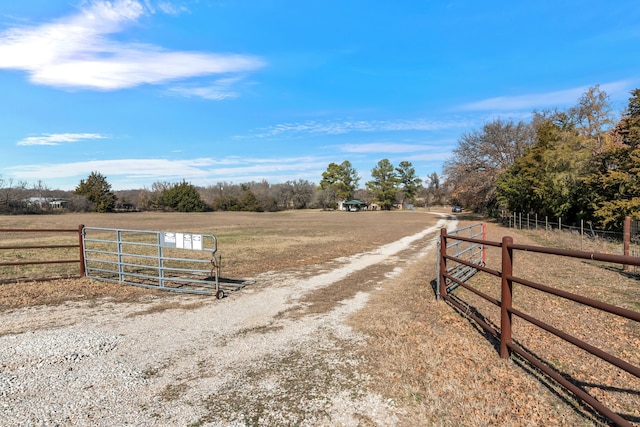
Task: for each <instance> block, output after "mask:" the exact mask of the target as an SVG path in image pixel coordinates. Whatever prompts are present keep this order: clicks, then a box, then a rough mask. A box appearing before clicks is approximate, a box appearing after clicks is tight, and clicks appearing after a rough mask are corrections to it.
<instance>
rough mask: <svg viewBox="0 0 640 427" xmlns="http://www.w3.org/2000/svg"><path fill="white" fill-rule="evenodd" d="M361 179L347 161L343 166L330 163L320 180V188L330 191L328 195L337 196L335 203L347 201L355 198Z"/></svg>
mask: <svg viewBox="0 0 640 427" xmlns="http://www.w3.org/2000/svg"><path fill="white" fill-rule="evenodd" d="M359 181H360V177H359V176H358V172H357V171H356V170H355V169H354V167H353V166H352V165H351V162H349V161H348V160H345V161H344V162H342V163H341V164H339V165H338V164H336V163H329V166H328V167H327V170H326V171H324V172H323V173H322V179H321V180H320V188H321V189H322V190H328V189H329V188H331V189H332V191H328V192H327V195H331V194H335V197H336V199H337V200H333V201H332V202H333V203H335V202H337V201H338V200H342V201H346V200H349V199H351V198H352V197H353V193H354V192H355V191H356V188H358V182H359Z"/></svg>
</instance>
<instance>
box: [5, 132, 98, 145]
mask: <svg viewBox="0 0 640 427" xmlns="http://www.w3.org/2000/svg"><path fill="white" fill-rule="evenodd" d="M104 138H107V137H106V136H104V135H100V134H97V133H45V134H43V135H40V136H29V137H27V138H25V139H22V140H20V141H18V143H17V144H16V145H60V144H62V143H65V142H78V141H82V140H85V139H104Z"/></svg>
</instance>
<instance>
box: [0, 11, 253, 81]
mask: <svg viewBox="0 0 640 427" xmlns="http://www.w3.org/2000/svg"><path fill="white" fill-rule="evenodd" d="M158 7H159V9H160V10H161V11H163V12H165V13H174V14H175V13H177V12H179V11H181V10H182V9H181V8H178V7H173V6H171V4H170V3H168V2H160V3H159V5H158ZM153 12H154V9H152V8H151V6H149V5H148V2H147V3H146V4H143V3H141V2H140V1H136V0H115V1H98V0H94V1H91V2H89V3H87V4H85V7H84V8H82V9H81V10H80V11H79V12H78V13H76V14H75V15H72V16H69V17H65V18H61V19H59V20H57V21H54V22H51V23H46V24H42V25H39V26H30V27H28V26H23V27H15V28H10V29H8V30H5V31H3V32H2V33H0V68H5V69H16V70H23V71H26V72H27V73H28V75H29V79H30V80H31V81H32V82H33V83H37V84H42V85H48V86H54V87H69V88H85V89H94V90H116V89H123V88H130V87H134V86H138V85H141V84H164V83H167V82H171V81H176V80H183V79H189V78H194V77H202V76H208V75H213V74H222V73H234V72H246V71H251V70H255V69H257V68H260V67H262V66H264V62H263V61H262V60H261V59H260V58H258V57H255V56H248V55H239V54H235V55H234V54H215V53H208V52H191V51H171V50H168V49H164V48H162V47H160V46H155V45H152V44H141V43H133V42H131V43H127V42H123V41H121V38H122V37H121V36H119V37H113V35H115V34H118V33H121V32H122V31H123V30H124V29H125V28H126V27H127V25H130V24H132V23H135V22H137V21H138V20H139V19H141V18H142V17H144V16H148V15H150V14H152V13H153Z"/></svg>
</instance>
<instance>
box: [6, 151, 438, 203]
mask: <svg viewBox="0 0 640 427" xmlns="http://www.w3.org/2000/svg"><path fill="white" fill-rule="evenodd" d="M371 178H372V179H371V180H370V181H367V182H366V183H365V187H364V188H360V187H359V183H360V180H361V177H360V176H359V174H358V172H357V171H356V169H355V168H354V167H353V166H352V165H351V163H350V162H349V161H348V160H345V161H343V162H342V163H340V164H337V163H330V164H329V165H328V166H327V170H326V171H325V172H323V173H322V177H321V179H320V184H319V185H316V184H314V183H312V182H310V181H307V180H303V179H300V180H297V181H287V182H284V183H278V184H270V183H269V182H268V181H266V180H263V181H260V182H246V183H240V184H235V183H229V182H218V183H216V184H213V185H209V186H204V187H203V186H195V185H192V184H191V183H189V182H187V181H186V180H182V181H180V182H177V183H171V182H161V181H158V182H155V183H153V184H152V185H151V188H150V189H148V188H143V189H132V190H123V191H113V190H112V188H111V184H110V183H109V182H108V179H107V177H106V176H104V175H103V174H101V173H100V172H98V171H94V172H91V174H90V175H89V176H88V177H87V178H86V179H82V180H81V181H80V183H79V184H78V186H77V187H76V188H75V190H74V191H70V192H65V191H61V190H50V189H48V188H47V187H46V186H45V185H44V184H43V183H42V182H41V181H40V182H39V183H38V184H37V185H34V186H33V187H29V186H28V185H27V184H26V183H25V182H18V183H14V182H13V181H12V180H3V178H2V177H0V212H2V213H45V212H52V211H74V212H83V211H95V212H118V211H156V210H162V211H177V212H204V211H250V212H274V211H280V210H286V209H306V208H322V209H336V208H338V206H339V203H340V202H344V201H347V200H350V199H354V198H357V199H358V200H360V201H362V202H363V203H366V204H369V205H374V206H378V207H379V208H380V209H392V208H394V207H397V206H400V205H406V204H409V203H420V204H422V205H435V204H444V203H447V201H448V197H447V194H446V192H445V187H444V186H443V185H442V184H441V180H440V177H439V176H438V174H437V173H432V174H431V175H429V176H428V177H427V179H426V181H427V186H426V187H425V186H423V180H422V179H420V178H419V177H417V175H416V172H415V168H414V167H413V165H412V164H411V162H408V161H402V162H400V164H399V165H398V166H397V167H395V166H394V165H393V164H391V162H390V161H389V160H388V159H383V160H381V161H380V162H378V164H377V165H376V166H375V167H374V168H373V169H372V170H371ZM54 200H60V201H64V204H63V205H60V204H53V203H52V202H51V201H54Z"/></svg>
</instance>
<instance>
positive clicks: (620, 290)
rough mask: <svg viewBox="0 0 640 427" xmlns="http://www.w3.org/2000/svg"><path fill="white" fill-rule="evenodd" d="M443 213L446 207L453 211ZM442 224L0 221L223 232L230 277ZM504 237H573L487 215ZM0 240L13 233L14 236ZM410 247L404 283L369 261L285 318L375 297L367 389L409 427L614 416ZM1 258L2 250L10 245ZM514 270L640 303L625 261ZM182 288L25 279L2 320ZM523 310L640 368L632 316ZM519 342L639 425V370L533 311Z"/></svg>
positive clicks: (185, 217) (368, 320)
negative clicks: (569, 339) (545, 327)
mask: <svg viewBox="0 0 640 427" xmlns="http://www.w3.org/2000/svg"><path fill="white" fill-rule="evenodd" d="M441 212H443V213H446V210H442V211H441ZM459 219H460V224H459V225H460V226H463V225H465V224H471V223H476V222H479V218H475V217H473V216H471V215H459ZM436 220H437V217H436V216H435V215H432V214H431V213H428V212H426V211H422V210H417V211H416V212H358V213H347V212H322V211H296V212H282V213H263V214H255V213H217V212H216V213H203V214H176V213H171V214H166V213H126V214H111V215H99V214H82V215H76V214H68V215H54V216H28V217H21V216H9V217H8V216H3V217H0V228H5V229H6V228H77V226H78V225H79V224H85V225H87V226H93V227H114V228H126V229H145V230H159V231H176V232H196V233H211V234H215V235H216V236H217V237H218V245H219V253H220V254H221V255H222V257H223V261H222V274H221V275H222V277H223V278H226V279H230V280H237V281H242V280H248V281H250V280H251V278H252V277H255V276H256V275H259V274H262V273H265V272H269V271H277V272H279V273H280V274H283V275H284V276H286V273H287V271H292V272H293V271H298V272H300V271H306V272H307V273H306V274H307V275H308V276H309V277H312V276H313V275H315V274H318V273H320V272H322V271H323V268H324V267H323V266H324V265H325V264H326V263H329V262H331V261H332V260H335V259H340V258H344V257H349V256H354V255H356V254H360V253H364V252H367V251H372V250H375V249H376V248H378V247H380V246H382V245H385V244H388V243H390V242H394V241H397V240H398V239H401V238H402V237H404V236H408V235H412V234H414V233H417V232H419V231H421V230H423V229H425V228H426V227H429V226H432V225H434V224H435V222H436ZM542 233H544V232H542ZM506 234H508V235H512V236H513V237H514V240H515V241H516V242H517V243H524V244H541V243H540V242H542V241H544V242H545V244H549V245H552V244H553V242H554V239H556V240H557V238H558V236H559V235H561V233H559V234H558V235H557V236H554V235H553V233H546V234H535V233H525V232H520V231H516V230H510V229H505V228H501V227H498V226H497V225H494V224H491V223H490V224H488V238H489V239H490V240H494V241H499V240H500V238H501V237H502V236H503V235H506ZM12 239H17V241H19V240H20V239H22V237H15V236H13V237H12ZM53 239H56V238H53ZM15 241H16V240H13V241H12V243H15ZM1 244H2V245H6V244H7V243H6V242H5V241H4V240H2V243H1ZM404 256H406V257H414V258H416V262H413V263H411V264H409V265H408V266H406V267H405V269H404V270H403V271H402V272H401V273H400V274H398V275H396V276H394V278H393V279H389V280H385V281H384V283H385V285H384V286H380V287H377V286H375V283H372V282H380V283H381V279H380V277H384V274H387V273H384V272H383V271H376V268H375V267H373V268H369V269H366V270H363V271H359V272H357V273H356V274H355V275H354V276H353V277H351V276H350V277H349V278H348V280H343V281H340V282H338V283H336V284H334V285H331V286H329V287H326V288H321V289H317V290H315V291H313V292H310V293H308V294H306V295H304V297H303V298H302V300H301V303H302V304H303V307H304V309H298V311H294V312H290V313H288V314H287V316H288V318H292V319H298V320H299V321H301V322H304V321H305V319H308V316H310V315H312V316H313V315H316V314H319V313H328V312H330V311H331V310H335V309H336V308H337V307H340V305H341V304H342V302H343V301H345V300H346V299H349V298H352V297H353V296H354V295H356V294H357V293H360V292H367V293H369V294H370V295H371V297H370V299H369V301H368V303H367V304H366V306H365V307H364V308H362V309H360V310H359V311H357V312H356V313H355V314H353V315H351V317H350V318H349V324H350V325H351V327H352V328H354V330H356V331H359V332H361V333H363V334H364V335H365V336H366V337H367V338H366V341H365V343H364V344H363V345H359V346H358V347H357V348H355V349H354V350H353V351H355V352H356V353H357V354H358V355H359V356H358V357H359V358H360V360H362V361H363V362H362V363H360V364H359V366H358V367H357V368H354V369H356V370H357V371H358V372H359V375H361V376H362V377H365V378H368V380H367V387H368V388H370V389H371V390H374V391H375V392H377V393H379V394H381V395H382V396H384V397H385V398H386V399H389V401H392V402H394V404H395V406H396V407H397V408H398V411H397V416H398V419H397V425H401V426H417V425H425V426H426V425H443V426H444V425H446V426H457V425H474V426H485V425H514V426H515V425H518V426H519V425H532V426H548V425H565V426H574V425H607V422H606V420H603V419H602V418H601V417H599V416H598V415H597V414H594V413H593V412H592V411H591V410H590V409H589V408H588V407H586V406H584V405H582V404H580V403H578V402H576V401H575V399H574V398H573V397H572V396H571V395H570V394H568V393H567V392H565V391H563V390H562V389H560V388H559V387H557V385H555V383H553V382H552V381H550V380H549V379H548V378H546V377H545V376H544V375H542V374H541V373H539V372H538V371H537V370H536V369H535V368H532V367H531V366H530V365H529V364H528V363H526V362H525V361H523V360H521V359H519V358H517V357H513V358H512V359H510V360H501V359H500V358H499V355H498V351H497V349H496V345H497V344H496V342H495V340H494V339H493V338H492V337H490V336H488V335H486V334H485V333H483V332H482V330H481V329H480V328H478V327H477V325H475V324H474V323H473V322H472V321H469V320H468V319H467V318H465V317H464V316H462V315H460V314H459V313H458V312H456V311H455V310H454V309H453V308H452V307H451V306H449V305H447V304H446V303H444V302H436V301H435V297H434V291H433V287H432V284H431V282H432V281H433V280H434V279H435V276H436V269H435V264H436V260H435V253H434V252H433V251H430V252H428V253H426V254H425V253H423V252H422V251H421V250H420V248H413V249H410V250H408V252H407V253H406V254H405V255H404ZM5 257H6V255H5ZM0 259H3V258H2V255H1V254H0ZM4 259H6V258H4ZM496 263H499V254H498V253H497V252H492V251H489V252H488V260H487V264H488V266H490V267H492V268H497V269H499V267H497V266H496ZM36 273H37V272H36ZM514 273H515V274H516V275H521V276H522V277H525V278H528V279H530V280H535V281H539V282H541V283H547V284H550V285H554V286H559V287H562V288H563V289H565V290H568V291H571V292H575V293H580V294H583V295H588V296H592V297H594V298H598V299H601V300H604V301H607V302H610V303H613V304H617V305H621V306H624V307H627V308H630V309H632V310H638V309H639V301H640V286H639V285H638V283H639V282H638V278H637V277H635V276H634V275H629V274H623V273H622V271H621V270H620V269H619V268H617V267H616V266H613V267H611V266H603V265H598V264H594V263H585V262H582V261H580V260H558V259H551V260H550V259H548V258H541V257H537V256H529V255H526V256H525V255H522V254H517V255H516V271H515V272H514ZM11 274H16V273H15V272H11ZM30 274H33V272H32V273H30ZM471 282H472V283H473V284H474V286H477V287H478V288H480V289H482V290H483V291H485V292H487V293H488V294H490V295H493V296H495V297H498V298H499V285H497V284H496V281H495V280H494V279H489V278H487V277H486V276H483V275H476V276H474V278H472V279H471ZM242 292H243V290H240V291H239V292H238V295H239V298H242ZM455 293H456V295H457V296H458V297H459V298H460V299H461V300H462V301H464V302H465V303H466V304H468V307H469V310H475V311H477V312H479V313H481V314H482V315H483V316H484V317H485V318H486V319H487V321H488V322H489V323H493V324H494V325H499V317H497V315H498V311H497V310H496V308H495V307H492V306H490V305H489V304H487V303H485V302H484V301H483V300H480V299H479V298H477V297H475V296H474V295H473V294H471V293H470V292H468V291H464V290H463V289H459V290H456V291H455ZM173 298H174V297H173V296H172V295H169V294H168V293H162V292H159V291H152V290H148V289H144V288H137V287H132V286H121V285H114V284H104V283H98V282H94V281H90V280H86V279H84V280H79V279H65V280H57V281H54V282H31V281H28V280H22V281H20V282H19V283H15V284H3V285H0V310H2V311H3V314H2V316H11V313H13V312H15V311H16V310H21V309H25V308H29V307H34V306H43V307H48V306H52V307H55V306H57V305H61V304H67V303H69V302H74V301H76V302H78V301H79V302H87V301H89V302H90V303H91V304H93V305H94V306H96V307H99V306H100V305H103V304H127V305H129V304H134V305H135V304H139V305H140V307H141V309H140V310H138V312H139V314H142V315H143V314H145V313H153V312H158V311H162V310H169V309H171V307H172V305H173V306H175V302H174V300H173ZM203 298H207V297H200V296H192V297H189V298H187V299H186V302H185V300H181V301H182V302H181V305H180V307H181V308H182V309H184V310H190V309H192V310H196V309H198V307H201V306H202V304H207V303H206V300H204V301H205V302H203ZM514 306H517V307H518V308H520V309H522V310H523V311H526V312H528V313H531V314H533V315H536V316H539V317H540V318H541V319H543V320H544V321H545V322H548V323H551V324H554V325H562V329H563V330H566V331H567V332H570V333H573V334H575V335H576V336H578V337H580V338H582V339H585V340H587V341H588V342H591V343H592V344H594V345H597V346H599V347H602V348H604V349H606V350H608V351H610V352H612V353H614V354H616V355H618V356H619V357H622V358H624V359H625V360H627V361H629V362H630V363H632V364H635V365H636V366H638V365H640V327H639V325H637V324H634V323H633V322H624V321H620V320H619V319H615V318H613V317H608V316H603V315H601V314H598V313H595V312H593V311H591V310H588V309H585V308H583V307H578V306H575V305H571V304H567V303H564V302H563V301H560V300H559V299H554V298H551V297H544V296H541V295H540V294H539V293H538V294H535V293H533V292H528V291H526V290H524V289H520V288H516V289H515V293H514ZM5 333H8V332H7V331H5ZM1 334H2V331H1V330H0V335H1ZM514 340H515V341H517V342H518V343H519V344H520V345H522V346H523V347H525V348H526V349H528V350H529V351H530V352H532V353H533V354H534V355H535V356H536V357H538V358H540V359H541V360H544V361H545V362H546V363H548V364H549V365H550V366H552V367H553V368H554V369H556V370H557V371H558V372H560V373H562V374H563V375H564V376H565V377H568V378H571V379H572V380H573V381H574V382H576V383H578V384H580V385H581V386H582V387H583V388H585V389H586V390H588V391H589V392H590V393H592V394H593V395H594V396H596V397H597V398H598V399H600V400H601V401H603V402H604V403H606V404H607V405H609V406H610V407H611V408H613V409H614V410H615V411H617V412H618V413H620V414H622V415H623V416H625V417H627V419H629V420H631V421H632V422H633V423H635V424H638V425H640V381H639V380H638V379H637V378H635V377H632V376H630V375H627V374H624V373H621V372H620V371H618V370H614V369H612V368H610V367H609V366H606V364H602V363H601V362H599V361H597V360H595V359H594V358H592V357H591V356H589V355H587V354H584V353H583V352H581V351H577V350H576V349H575V348H572V347H571V346H570V344H566V343H561V342H558V340H556V339H553V338H551V337H549V336H548V334H545V333H542V332H540V331H538V330H536V329H534V328H532V327H530V326H529V325H527V324H525V323H524V322H521V321H516V323H515V326H514ZM181 387H186V385H184V384H183V385H181ZM166 390H168V391H171V390H174V389H173V388H168V389H166ZM176 390H177V389H176ZM295 390H297V391H296V393H299V394H300V395H304V393H305V391H304V390H303V389H302V390H300V389H298V388H295ZM168 391H167V393H168ZM174 391H175V390H174ZM176 393H177V391H176ZM178 394H179V393H178ZM172 396H173V395H172V394H171V393H168V394H167V395H166V396H164V398H165V399H166V400H169V401H170V400H171V399H173V398H175V396H174V397H172ZM290 398H291V399H296V398H301V397H300V396H291V397H290ZM220 410H222V409H221V407H220V406H215V405H213V406H212V408H211V411H212V413H211V417H213V415H214V412H215V411H220ZM206 419H207V417H204V418H203V420H206ZM197 425H204V424H197ZM252 425H259V424H258V423H256V424H252ZM284 425H295V423H291V424H286V423H285V424H284ZM345 425H347V424H345ZM358 425H362V426H367V425H382V424H381V423H378V422H375V418H373V417H372V418H366V417H363V418H362V419H361V421H360V422H359V424H358ZM385 425H386V424H385Z"/></svg>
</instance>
